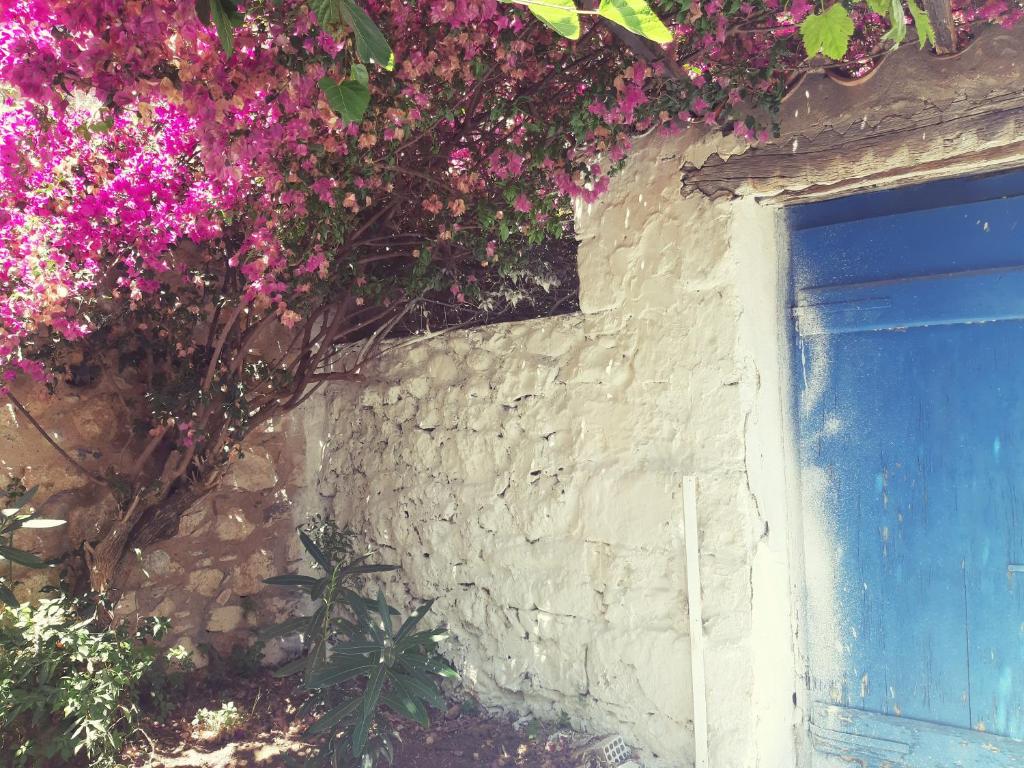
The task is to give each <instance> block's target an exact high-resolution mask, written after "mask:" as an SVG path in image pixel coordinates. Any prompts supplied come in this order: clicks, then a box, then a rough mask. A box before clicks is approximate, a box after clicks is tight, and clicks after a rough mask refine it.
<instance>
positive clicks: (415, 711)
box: [380, 691, 430, 728]
mask: <svg viewBox="0 0 1024 768" xmlns="http://www.w3.org/2000/svg"><path fill="white" fill-rule="evenodd" d="M380 702H381V704H383V705H384V706H385V707H387V708H388V709H390V710H391V711H392V712H394V713H395V714H396V715H401V716H402V717H407V718H409V719H410V720H412V721H413V722H414V723H419V724H420V725H422V726H423V727H424V728H429V727H430V718H429V717H428V716H427V710H426V709H425V708H424V706H423V705H422V704H420V703H419V701H417V700H416V699H414V698H413V697H412V696H406V695H403V694H401V693H399V692H397V691H396V692H395V693H391V694H387V693H386V694H384V695H383V696H381V697H380Z"/></svg>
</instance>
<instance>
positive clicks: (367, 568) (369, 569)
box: [339, 565, 398, 577]
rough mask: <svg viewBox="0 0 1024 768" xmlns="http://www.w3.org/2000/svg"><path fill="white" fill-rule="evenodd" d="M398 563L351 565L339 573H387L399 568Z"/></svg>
mask: <svg viewBox="0 0 1024 768" xmlns="http://www.w3.org/2000/svg"><path fill="white" fill-rule="evenodd" d="M397 569H398V566H397V565H349V566H348V567H347V568H342V569H341V571H340V572H339V575H346V577H349V575H364V574H366V573H387V572H389V571H392V570H397Z"/></svg>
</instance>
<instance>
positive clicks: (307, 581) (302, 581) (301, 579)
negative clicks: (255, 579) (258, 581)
mask: <svg viewBox="0 0 1024 768" xmlns="http://www.w3.org/2000/svg"><path fill="white" fill-rule="evenodd" d="M319 582H320V580H319V579H315V578H313V577H312V576H300V575H299V574H297V573H296V574H291V573H286V574H284V575H283V576H271V577H270V578H269V579H264V580H263V583H264V584H270V585H271V586H274V587H315V586H316V585H317V584H318V583H319Z"/></svg>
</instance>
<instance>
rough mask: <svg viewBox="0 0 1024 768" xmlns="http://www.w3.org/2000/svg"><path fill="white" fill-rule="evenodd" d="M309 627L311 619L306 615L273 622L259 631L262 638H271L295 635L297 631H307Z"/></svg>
mask: <svg viewBox="0 0 1024 768" xmlns="http://www.w3.org/2000/svg"><path fill="white" fill-rule="evenodd" d="M308 629H309V619H308V618H306V617H305V616H303V617H301V618H296V619H287V620H286V621H282V622H281V623H279V624H272V625H271V626H269V627H264V628H263V629H261V630H260V631H259V635H258V636H259V638H260V640H271V639H273V638H275V637H285V636H286V635H294V634H295V633H297V632H305V631H307V630H308Z"/></svg>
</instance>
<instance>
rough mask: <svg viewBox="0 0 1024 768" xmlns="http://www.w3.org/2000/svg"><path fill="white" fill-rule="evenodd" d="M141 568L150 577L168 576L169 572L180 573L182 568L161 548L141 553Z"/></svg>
mask: <svg viewBox="0 0 1024 768" xmlns="http://www.w3.org/2000/svg"><path fill="white" fill-rule="evenodd" d="M142 569H143V570H144V571H145V572H146V574H147V575H148V576H149V577H150V578H159V577H163V576H168V575H169V574H171V573H181V572H182V571H183V570H184V569H183V568H182V567H181V566H180V565H178V564H177V563H175V562H174V561H173V560H172V559H171V556H170V555H169V554H168V553H167V552H166V551H165V550H162V549H151V550H150V551H149V552H146V553H144V554H143V555H142Z"/></svg>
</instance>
